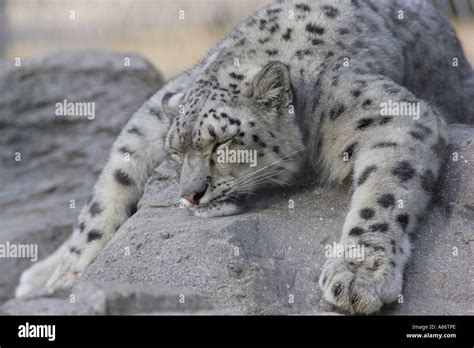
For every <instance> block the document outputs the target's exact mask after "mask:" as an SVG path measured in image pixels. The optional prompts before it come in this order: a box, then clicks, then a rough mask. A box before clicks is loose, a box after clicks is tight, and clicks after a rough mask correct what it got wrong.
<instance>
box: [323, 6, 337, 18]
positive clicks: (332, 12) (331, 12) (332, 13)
mask: <svg viewBox="0 0 474 348" xmlns="http://www.w3.org/2000/svg"><path fill="white" fill-rule="evenodd" d="M321 10H323V13H324V14H325V15H326V16H327V17H329V18H335V17H337V15H338V14H339V11H338V10H337V9H336V8H335V7H332V6H329V5H324V6H321Z"/></svg>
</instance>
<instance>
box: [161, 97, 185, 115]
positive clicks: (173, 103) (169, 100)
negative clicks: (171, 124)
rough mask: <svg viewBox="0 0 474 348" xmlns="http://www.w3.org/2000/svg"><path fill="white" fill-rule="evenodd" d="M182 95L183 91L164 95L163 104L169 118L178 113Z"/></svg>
mask: <svg viewBox="0 0 474 348" xmlns="http://www.w3.org/2000/svg"><path fill="white" fill-rule="evenodd" d="M182 97H183V93H166V94H165V95H164V96H163V99H161V105H162V106H163V111H164V112H165V114H166V116H168V118H170V119H172V118H174V117H176V116H177V115H178V113H179V106H180V105H181V99H182Z"/></svg>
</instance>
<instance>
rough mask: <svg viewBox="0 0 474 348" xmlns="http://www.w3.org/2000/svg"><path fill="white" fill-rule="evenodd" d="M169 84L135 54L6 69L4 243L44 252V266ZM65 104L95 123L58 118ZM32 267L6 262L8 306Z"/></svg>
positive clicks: (0, 227) (0, 74)
mask: <svg viewBox="0 0 474 348" xmlns="http://www.w3.org/2000/svg"><path fill="white" fill-rule="evenodd" d="M15 63H20V66H16V65H15ZM162 84H163V78H162V77H161V75H160V73H158V72H157V71H156V70H155V69H154V68H153V66H151V65H150V64H149V63H148V62H147V61H146V60H145V59H143V58H141V57H139V56H137V55H135V54H115V53H107V52H93V51H91V52H80V53H70V52H69V53H66V52H62V53H61V52H60V53H55V54H50V55H47V56H44V57H40V58H36V59H31V60H22V61H21V62H18V61H8V62H7V61H3V62H1V63H0V133H1V136H0V167H1V170H0V181H1V182H2V185H1V189H0V243H1V244H5V243H6V242H10V243H12V244H34V245H38V254H39V255H38V256H39V258H43V257H45V256H46V255H48V254H50V253H51V252H52V251H53V250H54V249H55V248H56V247H57V246H58V245H59V244H61V242H62V241H63V240H64V239H65V238H66V237H67V236H68V235H69V234H70V232H71V231H72V227H73V225H74V224H75V222H76V218H77V215H78V214H79V211H80V209H81V208H82V206H83V205H84V204H85V202H86V200H87V198H88V197H89V196H90V194H91V192H92V187H93V186H94V184H95V181H96V179H97V177H98V174H99V173H100V171H101V170H102V167H103V166H104V163H105V161H106V158H107V155H108V153H109V151H110V148H111V146H112V144H113V142H114V140H115V138H116V137H117V135H118V134H119V132H120V131H121V129H122V127H123V126H124V125H125V124H126V122H127V121H128V120H129V119H130V117H131V115H132V114H133V113H134V112H135V111H136V110H137V109H138V108H139V107H140V106H141V105H142V104H143V103H144V102H145V100H147V98H148V97H149V96H151V95H152V94H153V93H154V92H155V91H156V90H157V89H159V88H160V86H161V85H162ZM64 100H66V101H69V102H81V103H82V102H88V103H94V106H95V110H94V111H95V117H94V119H92V117H89V118H90V119H89V118H86V117H60V116H57V115H56V104H57V103H64ZM91 105H92V104H91ZM30 265H31V261H30V260H27V259H21V258H5V259H1V260H0V303H1V302H3V301H4V300H5V299H6V298H8V297H11V296H12V294H13V290H14V289H15V287H16V285H17V282H18V278H19V275H20V274H21V272H22V271H23V270H24V269H25V268H27V267H29V266H30Z"/></svg>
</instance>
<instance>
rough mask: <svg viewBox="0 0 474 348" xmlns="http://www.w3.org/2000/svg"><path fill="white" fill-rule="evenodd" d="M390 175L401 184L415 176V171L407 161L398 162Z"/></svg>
mask: <svg viewBox="0 0 474 348" xmlns="http://www.w3.org/2000/svg"><path fill="white" fill-rule="evenodd" d="M392 175H393V176H395V177H397V178H398V179H399V180H400V181H401V182H405V181H408V180H410V179H411V178H413V176H415V169H413V167H412V166H411V164H410V163H408V162H407V161H401V162H398V163H397V165H396V166H395V167H394V168H393V169H392Z"/></svg>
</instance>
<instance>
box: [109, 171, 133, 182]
mask: <svg viewBox="0 0 474 348" xmlns="http://www.w3.org/2000/svg"><path fill="white" fill-rule="evenodd" d="M114 178H115V180H116V181H117V182H118V183H119V184H121V185H123V186H131V185H135V181H133V179H132V178H131V177H130V176H129V175H128V174H127V173H125V172H124V171H122V170H121V169H117V170H116V171H115V173H114Z"/></svg>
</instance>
